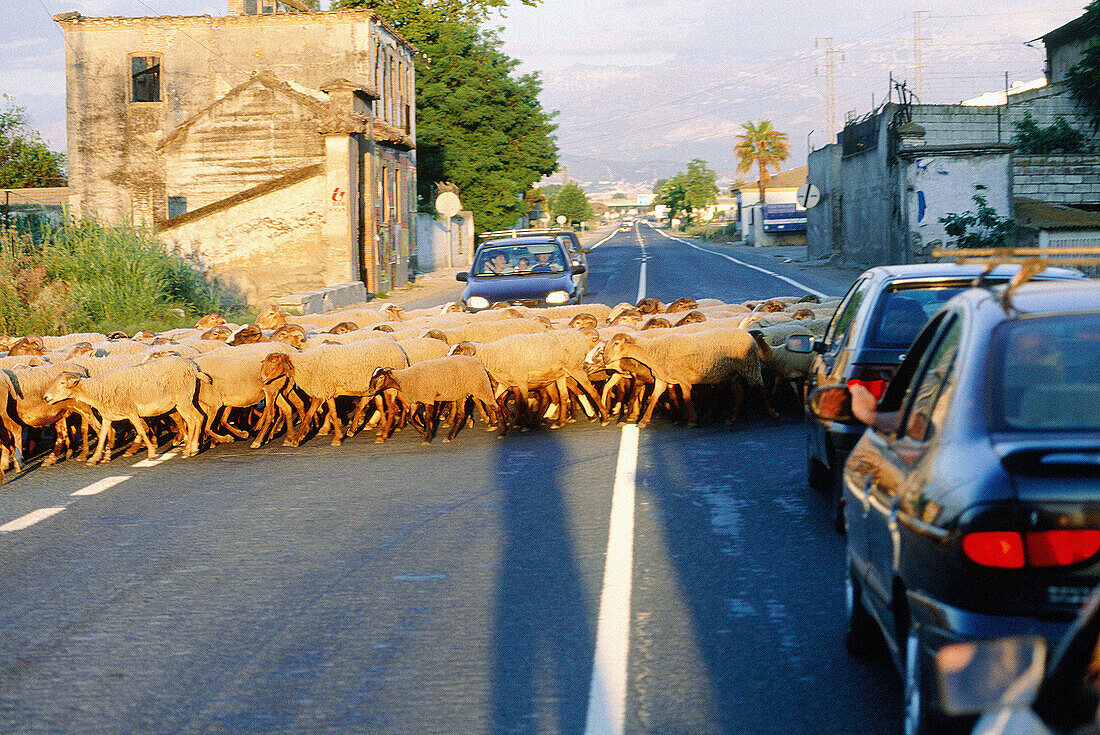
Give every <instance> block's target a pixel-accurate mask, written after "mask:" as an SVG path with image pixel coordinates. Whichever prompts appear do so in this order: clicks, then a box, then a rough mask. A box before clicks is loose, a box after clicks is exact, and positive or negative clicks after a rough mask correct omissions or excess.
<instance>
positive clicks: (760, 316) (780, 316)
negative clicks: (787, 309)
mask: <svg viewBox="0 0 1100 735" xmlns="http://www.w3.org/2000/svg"><path fill="white" fill-rule="evenodd" d="M789 321H791V317H790V315H788V314H784V313H782V312H781V311H754V312H753V313H751V314H749V315H748V316H747V317H745V318H744V319H742V320H741V323H740V324H739V325H738V326H739V327H740V328H741V329H752V328H753V327H770V326H772V325H775V324H780V323H781V322H789Z"/></svg>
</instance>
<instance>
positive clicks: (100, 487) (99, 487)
mask: <svg viewBox="0 0 1100 735" xmlns="http://www.w3.org/2000/svg"><path fill="white" fill-rule="evenodd" d="M131 477H133V475H118V476H117V477H104V478H103V479H102V480H100V481H99V482H93V483H92V484H91V485H89V486H88V487H85V488H81V489H80V490H77V491H76V492H75V493H70V496H75V495H96V494H98V493H101V492H103V491H104V490H110V489H111V488H113V487H114V486H115V485H117V484H119V483H120V482H126V481H127V480H129V479H130V478H131Z"/></svg>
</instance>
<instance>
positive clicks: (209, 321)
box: [195, 314, 225, 329]
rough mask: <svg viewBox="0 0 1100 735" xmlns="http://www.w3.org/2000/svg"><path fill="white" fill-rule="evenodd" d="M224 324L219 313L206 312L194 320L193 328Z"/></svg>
mask: <svg viewBox="0 0 1100 735" xmlns="http://www.w3.org/2000/svg"><path fill="white" fill-rule="evenodd" d="M222 324H225V319H223V318H222V316H221V315H220V314H207V315H206V316H204V317H202V318H201V319H199V320H198V321H197V322H195V329H210V328H211V327H218V326H221V325H222Z"/></svg>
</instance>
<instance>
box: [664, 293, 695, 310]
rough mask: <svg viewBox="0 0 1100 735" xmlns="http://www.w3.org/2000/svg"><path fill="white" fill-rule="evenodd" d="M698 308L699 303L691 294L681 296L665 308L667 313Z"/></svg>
mask: <svg viewBox="0 0 1100 735" xmlns="http://www.w3.org/2000/svg"><path fill="white" fill-rule="evenodd" d="M698 308H699V304H698V303H697V302H696V301H695V299H693V298H691V297H690V296H681V297H680V298H678V299H676V300H675V301H673V302H672V303H671V304H669V305H668V308H667V309H665V313H666V314H675V313H677V312H680V311H692V310H694V309H698Z"/></svg>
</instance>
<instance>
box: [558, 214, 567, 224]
mask: <svg viewBox="0 0 1100 735" xmlns="http://www.w3.org/2000/svg"><path fill="white" fill-rule="evenodd" d="M565 223H566V219H565V215H564V214H559V215H558V224H559V225H564V224H565Z"/></svg>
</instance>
